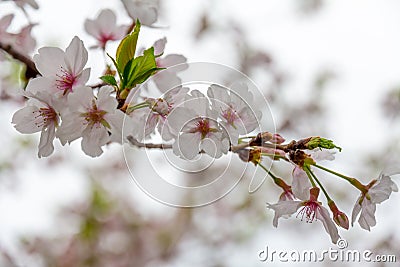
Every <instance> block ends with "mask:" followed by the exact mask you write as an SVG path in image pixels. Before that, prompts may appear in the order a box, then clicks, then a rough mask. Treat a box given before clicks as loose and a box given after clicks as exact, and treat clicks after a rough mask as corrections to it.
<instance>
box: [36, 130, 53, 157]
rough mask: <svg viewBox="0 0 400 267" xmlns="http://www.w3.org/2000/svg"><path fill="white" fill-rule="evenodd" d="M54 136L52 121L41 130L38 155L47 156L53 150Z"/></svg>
mask: <svg viewBox="0 0 400 267" xmlns="http://www.w3.org/2000/svg"><path fill="white" fill-rule="evenodd" d="M55 137H56V129H55V125H54V123H51V124H50V125H49V126H48V127H47V128H46V129H43V130H42V134H41V135H40V141H39V151H38V157H39V158H41V157H48V156H50V155H51V154H52V153H53V151H54V145H53V140H54V138H55Z"/></svg>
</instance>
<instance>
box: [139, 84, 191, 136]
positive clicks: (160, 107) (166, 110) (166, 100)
mask: <svg viewBox="0 0 400 267" xmlns="http://www.w3.org/2000/svg"><path fill="white" fill-rule="evenodd" d="M188 92H189V88H186V87H177V88H174V89H172V90H170V91H168V92H167V93H166V94H164V96H163V97H162V98H158V99H154V98H146V101H145V102H147V103H148V104H149V105H150V112H147V114H146V115H145V117H144V118H145V120H146V122H145V127H144V129H145V130H144V137H147V136H148V135H150V134H151V133H153V132H154V130H155V128H156V127H157V128H158V131H159V133H160V134H161V136H162V138H163V140H166V141H169V140H171V139H173V138H175V137H176V136H177V132H176V131H175V130H174V129H173V128H172V127H170V125H169V123H168V115H169V114H170V113H171V111H172V110H173V109H174V108H176V107H177V106H179V105H180V104H181V103H182V102H183V101H184V100H185V96H187V93H188Z"/></svg>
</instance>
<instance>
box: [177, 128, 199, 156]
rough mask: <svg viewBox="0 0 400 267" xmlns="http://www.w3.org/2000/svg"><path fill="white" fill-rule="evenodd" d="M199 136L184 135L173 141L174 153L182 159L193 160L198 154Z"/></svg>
mask: <svg viewBox="0 0 400 267" xmlns="http://www.w3.org/2000/svg"><path fill="white" fill-rule="evenodd" d="M200 140H201V136H200V134H192V133H187V134H186V133H184V134H181V135H180V136H178V137H177V139H176V140H175V143H174V144H173V146H174V153H175V155H178V156H181V157H183V158H184V159H188V160H190V159H193V158H194V157H196V155H198V154H199V152H200V150H199V145H200Z"/></svg>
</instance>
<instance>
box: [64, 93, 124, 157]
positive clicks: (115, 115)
mask: <svg viewBox="0 0 400 267" xmlns="http://www.w3.org/2000/svg"><path fill="white" fill-rule="evenodd" d="M112 92H113V88H112V87H110V86H103V87H101V88H100V90H99V93H98V95H97V97H95V96H94V94H93V90H92V88H90V87H78V88H76V90H75V91H74V92H73V93H71V94H69V95H68V101H67V104H68V110H66V111H65V112H63V113H62V114H61V116H62V124H61V126H60V128H59V130H58V131H57V137H58V138H59V139H60V141H61V143H62V144H63V145H65V144H66V143H67V142H68V143H71V142H72V141H74V140H76V139H78V138H79V137H82V142H81V146H82V150H83V151H84V152H85V153H86V154H87V155H89V156H92V157H97V156H100V155H101V154H102V153H103V150H102V148H101V147H102V146H104V145H105V144H107V143H108V142H110V141H112V140H119V141H121V131H122V119H123V116H124V114H123V113H122V112H121V111H120V110H117V105H118V102H117V100H116V99H115V98H114V97H112V96H110V94H111V93H112ZM110 134H111V136H110Z"/></svg>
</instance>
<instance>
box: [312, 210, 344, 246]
mask: <svg viewBox="0 0 400 267" xmlns="http://www.w3.org/2000/svg"><path fill="white" fill-rule="evenodd" d="M317 219H318V220H320V221H321V222H322V223H323V224H324V227H325V230H326V232H327V233H328V234H329V235H330V237H331V240H332V242H333V243H334V244H336V243H337V241H338V240H339V238H340V236H339V233H338V229H337V227H336V225H335V223H334V222H333V221H332V219H331V218H330V216H329V211H328V210H327V209H326V208H324V207H322V206H320V207H319V208H318V211H317Z"/></svg>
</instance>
